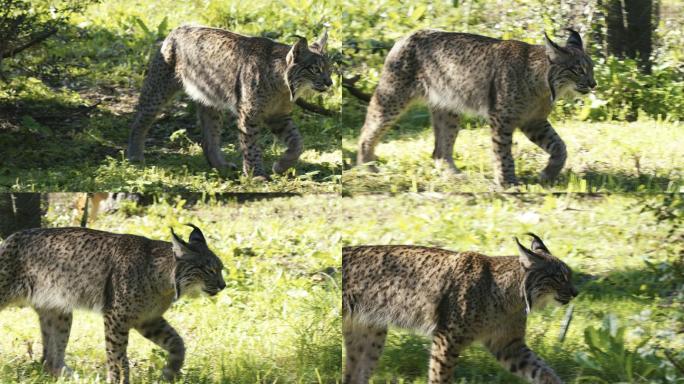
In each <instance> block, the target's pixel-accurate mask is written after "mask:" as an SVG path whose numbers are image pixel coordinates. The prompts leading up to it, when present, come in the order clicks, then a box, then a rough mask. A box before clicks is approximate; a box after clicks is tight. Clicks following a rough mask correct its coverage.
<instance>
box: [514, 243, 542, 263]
mask: <svg viewBox="0 0 684 384" xmlns="http://www.w3.org/2000/svg"><path fill="white" fill-rule="evenodd" d="M513 238H514V239H515V242H516V243H517V244H518V252H519V254H520V264H521V265H522V266H523V268H525V269H530V268H532V266H533V265H534V264H536V263H540V262H542V261H544V259H543V258H542V257H541V256H539V255H537V254H536V253H534V252H532V251H531V250H529V249H527V248H525V246H523V245H522V244H520V241H519V240H518V238H517V237H513Z"/></svg>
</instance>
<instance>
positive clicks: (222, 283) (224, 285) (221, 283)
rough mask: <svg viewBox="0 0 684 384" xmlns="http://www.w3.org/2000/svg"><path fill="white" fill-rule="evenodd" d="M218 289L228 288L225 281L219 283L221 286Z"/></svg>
mask: <svg viewBox="0 0 684 384" xmlns="http://www.w3.org/2000/svg"><path fill="white" fill-rule="evenodd" d="M218 287H219V290H222V289H223V288H225V287H226V283H225V282H223V281H221V282H219V285H218Z"/></svg>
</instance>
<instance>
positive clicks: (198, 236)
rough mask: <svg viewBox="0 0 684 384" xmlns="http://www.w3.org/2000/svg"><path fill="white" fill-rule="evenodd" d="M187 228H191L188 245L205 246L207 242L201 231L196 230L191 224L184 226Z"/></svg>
mask: <svg viewBox="0 0 684 384" xmlns="http://www.w3.org/2000/svg"><path fill="white" fill-rule="evenodd" d="M185 225H187V226H188V227H191V228H192V233H190V238H189V241H190V244H203V245H207V241H206V240H205V239H204V235H203V234H202V231H200V229H199V228H197V227H196V226H195V225H193V224H185Z"/></svg>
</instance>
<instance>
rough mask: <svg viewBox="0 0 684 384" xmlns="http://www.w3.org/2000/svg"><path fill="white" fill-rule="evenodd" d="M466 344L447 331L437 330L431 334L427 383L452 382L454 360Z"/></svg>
mask: <svg viewBox="0 0 684 384" xmlns="http://www.w3.org/2000/svg"><path fill="white" fill-rule="evenodd" d="M468 342H469V340H466V339H465V338H463V337H460V336H455V335H453V334H452V332H451V331H449V330H448V329H438V330H436V331H435V332H434V333H433V335H432V349H431V350H430V370H429V379H428V383H430V384H448V383H451V382H452V381H453V377H454V369H455V368H456V360H457V359H458V355H459V353H460V352H461V349H463V347H464V346H465V345H467V344H468Z"/></svg>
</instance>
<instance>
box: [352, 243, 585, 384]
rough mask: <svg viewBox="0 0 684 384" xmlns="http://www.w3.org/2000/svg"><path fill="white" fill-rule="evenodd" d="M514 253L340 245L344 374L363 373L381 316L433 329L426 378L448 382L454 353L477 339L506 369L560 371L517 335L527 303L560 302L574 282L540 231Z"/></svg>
mask: <svg viewBox="0 0 684 384" xmlns="http://www.w3.org/2000/svg"><path fill="white" fill-rule="evenodd" d="M530 235H531V236H532V237H533V241H532V245H531V249H528V248H525V247H524V246H523V245H521V244H520V242H519V241H518V239H516V242H517V244H518V249H519V254H520V255H519V256H517V257H515V256H510V257H488V256H484V255H481V254H478V253H473V252H461V253H458V252H451V251H446V250H442V249H438V248H427V247H417V246H401V245H399V246H392V245H387V246H360V247H345V248H343V251H342V273H343V275H342V284H343V289H342V308H343V317H344V320H343V333H344V340H345V347H346V353H347V358H346V366H345V370H344V382H345V383H347V384H359V383H367V382H368V380H369V379H370V377H371V374H372V372H373V369H374V367H375V365H376V364H377V362H378V359H379V358H380V355H381V353H382V349H383V346H384V343H385V337H386V336H387V326H388V325H395V326H398V327H403V328H408V329H415V330H419V331H422V332H424V333H427V334H430V335H432V351H431V356H430V369H429V373H428V374H429V380H428V381H429V382H430V383H433V384H434V383H449V382H451V381H452V379H453V372H454V368H455V366H456V359H457V357H458V355H459V353H460V352H461V351H462V350H463V349H464V348H465V347H466V346H468V345H469V344H471V343H472V342H474V341H479V342H481V343H482V344H484V345H485V346H486V347H487V349H489V350H490V351H491V352H492V353H493V354H494V355H495V356H496V358H497V360H498V361H499V362H500V363H501V365H503V366H504V367H505V368H506V369H508V370H509V371H510V372H512V373H514V374H516V375H518V376H520V377H523V378H525V379H527V380H528V381H530V382H532V383H539V384H557V383H561V380H560V379H559V378H558V376H557V375H556V374H555V373H554V372H553V370H552V369H551V368H549V367H548V366H547V365H546V364H545V363H544V362H543V361H542V360H541V358H539V357H538V356H537V355H536V354H535V353H534V352H532V351H531V350H530V349H529V348H528V347H527V345H526V344H525V323H526V321H527V314H528V313H529V311H530V309H537V308H540V307H542V306H544V305H546V304H549V303H558V304H567V303H568V302H569V301H570V299H572V298H573V297H575V296H577V294H578V292H577V290H576V289H575V287H574V286H573V285H572V282H571V279H572V275H571V271H570V268H568V266H567V265H566V264H565V263H563V262H562V261H560V260H559V259H557V258H555V257H554V256H552V255H551V253H550V252H549V250H548V249H547V248H546V246H545V245H544V244H543V243H542V241H541V239H539V237H537V236H535V235H533V234H530Z"/></svg>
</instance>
